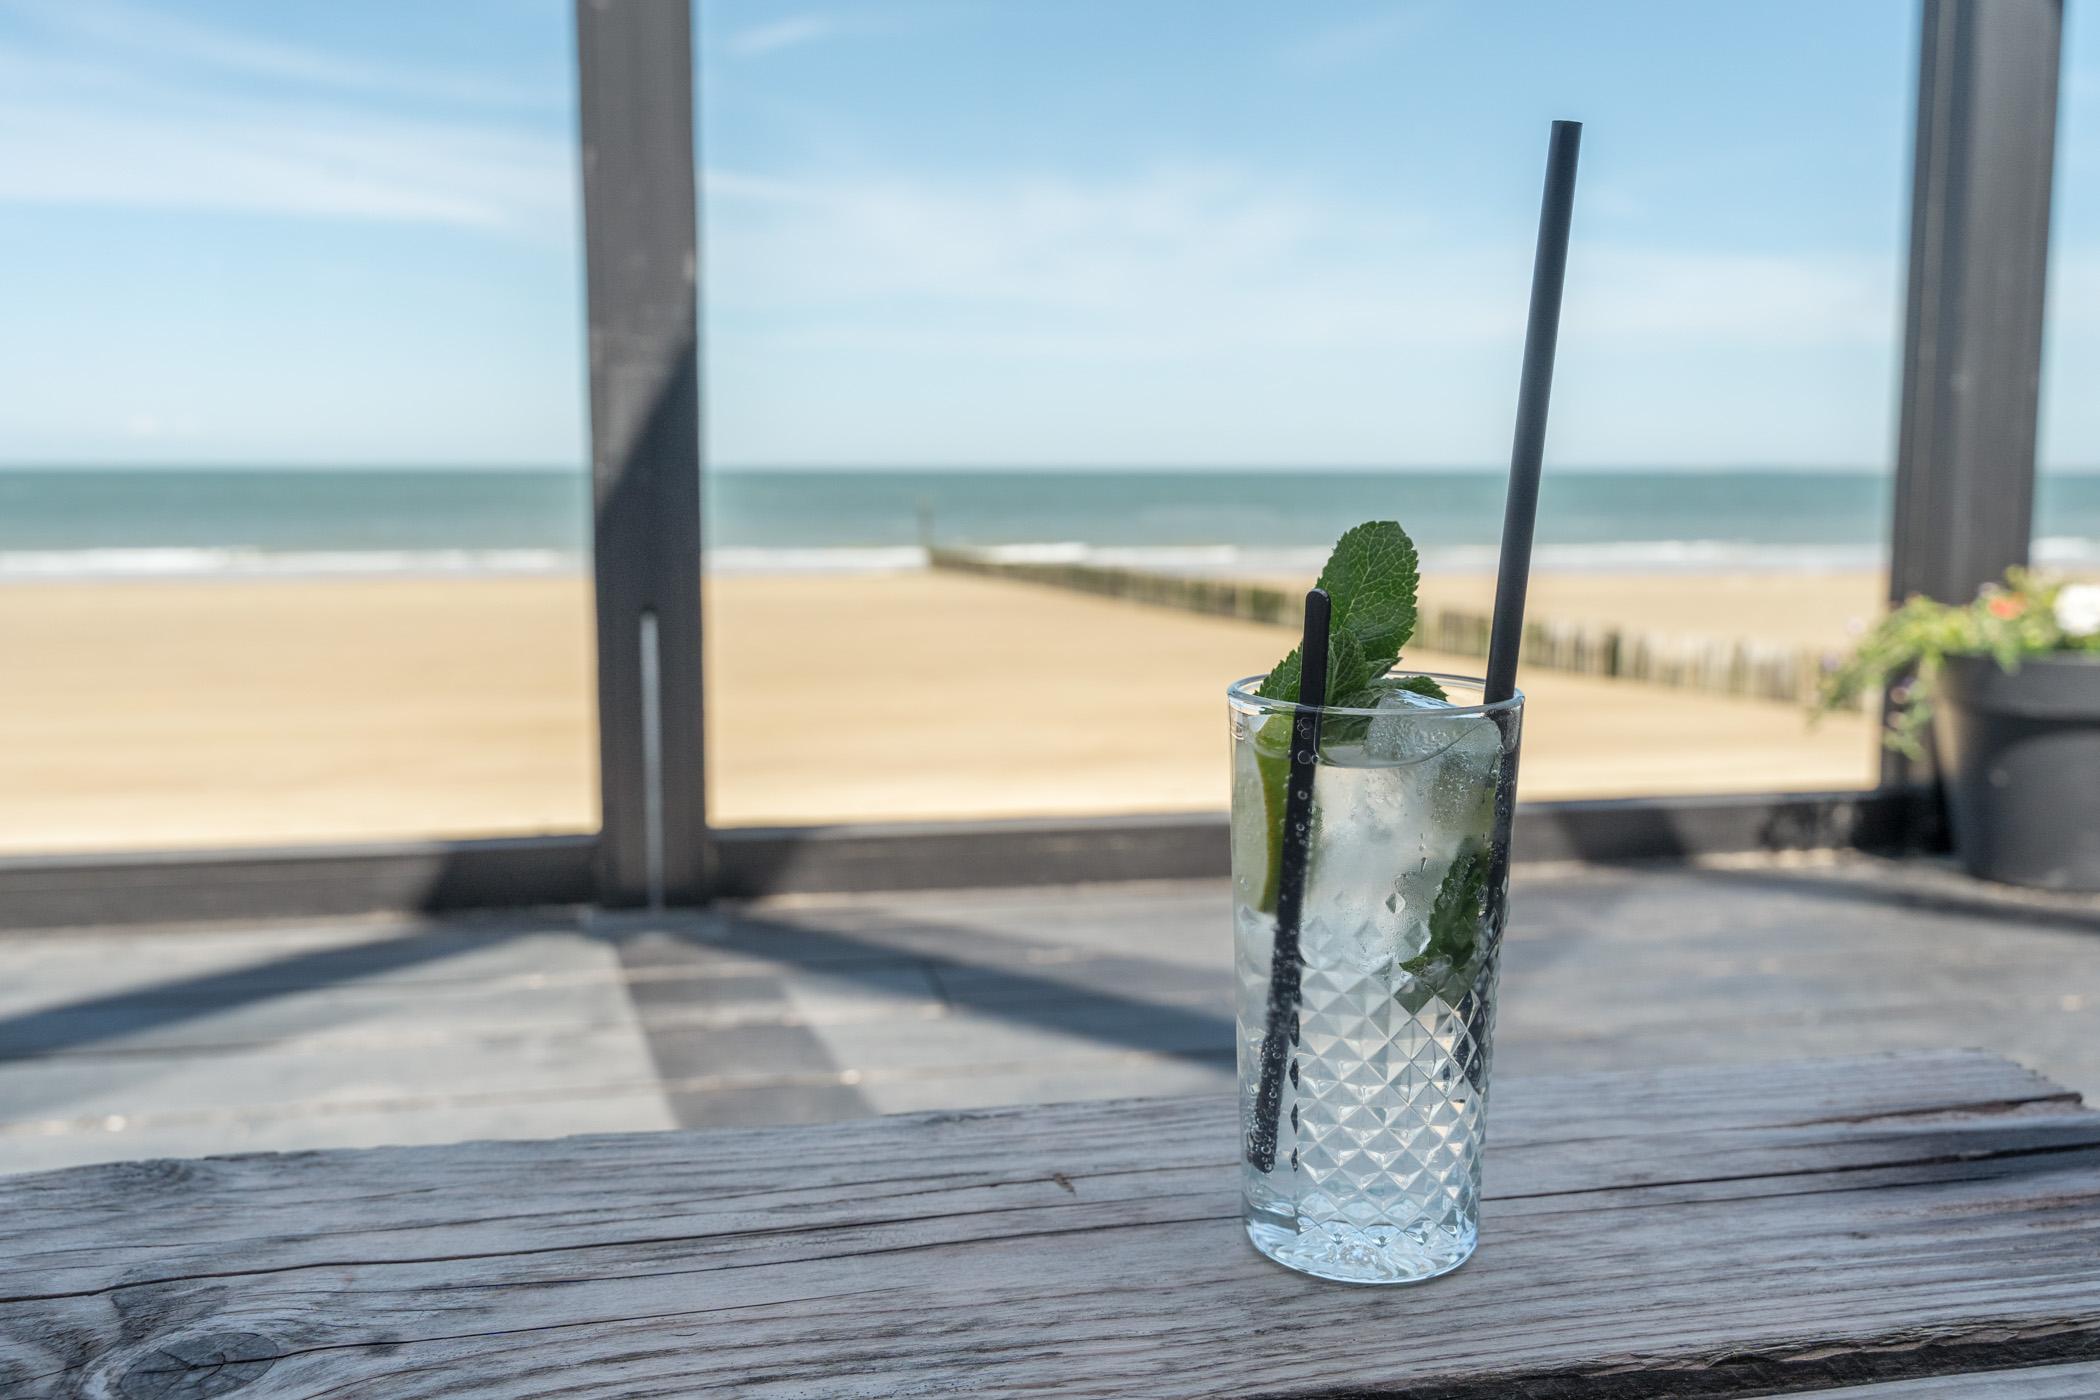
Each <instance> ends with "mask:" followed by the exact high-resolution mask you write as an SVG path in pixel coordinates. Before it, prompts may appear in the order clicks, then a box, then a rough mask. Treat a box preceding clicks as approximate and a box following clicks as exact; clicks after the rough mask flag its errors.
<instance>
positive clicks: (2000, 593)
mask: <svg viewBox="0 0 2100 1400" xmlns="http://www.w3.org/2000/svg"><path fill="white" fill-rule="evenodd" d="M2088 586H2090V585H2088ZM2075 587H2077V585H2072V584H2067V583H2066V582H2064V581H2063V580H2061V579H2052V578H2046V577H2044V576H2042V575H2039V574H2035V573H2031V572H2029V571H2028V570H2026V569H2011V570H2008V571H2007V572H2006V575H2005V582H2004V583H2002V584H1997V583H1993V584H1986V585H1985V586H1984V588H1983V590H1982V591H1981V592H1979V593H1978V594H1977V595H1976V599H1975V601H1974V602H1969V603H1959V604H1956V603H1941V602H1937V601H1935V600H1933V599H1931V598H1926V597H1922V596H1919V597H1912V598H1911V599H1909V600H1908V601H1907V602H1905V603H1904V604H1903V605H1902V606H1901V607H1899V608H1897V609H1895V610H1894V611H1892V612H1891V613H1890V614H1889V615H1888V616H1887V617H1885V618H1883V619H1882V620H1881V621H1880V622H1879V623H1877V624H1876V625H1875V626H1874V627H1872V628H1870V629H1869V630H1868V631H1867V633H1866V635H1864V636H1863V637H1861V638H1860V640H1859V644H1858V645H1857V646H1855V647H1854V648H1853V650H1852V654H1851V655H1850V656H1848V657H1846V658H1845V660H1844V661H1843V662H1842V663H1840V664H1839V665H1838V667H1837V668H1836V669H1835V670H1833V671H1831V673H1830V674H1829V675H1827V676H1825V677H1824V679H1823V686H1822V691H1821V693H1820V694H1819V695H1818V697H1817V701H1816V708H1817V710H1818V711H1819V712H1821V711H1830V710H1837V709H1847V708H1851V707H1854V706H1856V705H1857V704H1858V703H1859V701H1860V700H1861V699H1862V698H1864V697H1868V696H1871V695H1873V694H1875V693H1877V692H1879V691H1880V690H1881V689H1882V687H1884V686H1888V687H1891V689H1890V697H1891V699H1892V700H1893V701H1894V702H1895V703H1894V705H1893V707H1892V708H1891V710H1890V714H1889V724H1888V732H1887V733H1886V734H1885V735H1884V736H1883V738H1884V741H1885V742H1886V743H1887V744H1888V746H1889V747H1890V748H1892V749H1896V750H1898V751H1899V752H1902V753H1905V754H1908V755H1910V756H1911V757H1913V758H1922V757H1923V756H1924V751H1925V750H1924V734H1925V729H1926V726H1927V725H1928V724H1930V723H1931V721H1932V700H1933V686H1934V683H1935V682H1936V680H1937V679H1938V673H1939V668H1940V664H1941V663H1942V662H1943V661H1945V660H1946V659H1947V658H1948V657H1950V656H1989V657H1992V658H1994V659H1995V660H1996V661H1997V662H1998V664H1999V665H2000V666H2002V667H2004V668H2005V669H2006V670H2008V671H2016V670H2018V669H2019V666H2020V662H2021V661H2022V659H2024V658H2026V657H2029V656H2043V655H2047V654H2048V653H2050V652H2063V651H2082V652H2093V653H2100V631H2091V632H2087V631H2084V630H2080V631H2078V632H2070V631H2067V630H2065V626H2064V623H2063V621H2062V620H2061V617H2062V614H2064V613H2069V612H2070V611H2072V610H2070V609H2061V610H2060V609H2059V606H2058V604H2059V601H2060V600H2061V598H2062V595H2063V593H2064V591H2065V590H2066V589H2067V588H2075Z"/></svg>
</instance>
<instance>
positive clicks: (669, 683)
mask: <svg viewBox="0 0 2100 1400" xmlns="http://www.w3.org/2000/svg"><path fill="white" fill-rule="evenodd" d="M576 49H577V77H578V83H579V87H578V96H577V108H578V113H579V118H580V125H581V130H582V154H583V226H584V264H585V275H584V280H585V286H586V293H587V296H588V299H589V320H590V374H591V481H592V487H593V499H594V508H595V520H596V528H595V532H594V548H595V554H594V567H595V573H596V583H597V612H598V735H599V738H598V756H599V757H598V762H599V773H598V782H599V790H600V792H601V794H602V797H603V833H602V835H601V837H600V841H599V851H600V854H599V872H598V875H599V896H600V899H601V901H602V902H603V903H605V904H608V905H615V906H620V905H629V906H631V905H638V904H657V903H670V904H688V903H696V902H698V901H699V900H701V899H703V898H704V897H705V895H706V891H707V867H708V850H707V824H706V812H705V807H704V802H703V796H702V793H703V788H702V769H701V763H702V728H701V664H700V381H699V353H698V352H699V327H698V318H699V312H698V296H699V266H700V264H699V256H698V230H697V223H698V211H697V206H696V203H695V191H694V186H695V166H694V139H693V36H692V7H691V5H690V3H689V0H577V4H576Z"/></svg>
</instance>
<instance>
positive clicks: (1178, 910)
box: [0, 861, 2100, 1171]
mask: <svg viewBox="0 0 2100 1400" xmlns="http://www.w3.org/2000/svg"><path fill="white" fill-rule="evenodd" d="M1226 901H1227V891H1226V889H1225V887H1224V886H1223V885H1222V884H1213V883H1204V884H1174V885H1156V886H1120V887H1094V888H1065V889H1054V890H1032V891H1013V892H997V893H981V894H939V895H913V896H881V897H867V898H860V899H853V900H827V901H800V902H792V903H774V904H764V905H754V906H745V907H741V908H737V909H732V910H721V911H714V912H710V913H707V914H704V915H697V916H690V917H679V918H672V919H663V918H655V919H651V918H636V917H622V918H610V917H596V918H576V917H568V916H562V915H551V916H533V917H517V916H512V917H506V918H501V919H496V918H489V919H475V920H458V921H448V922H444V923H433V924H418V925H414V926H403V925H399V924H382V923H334V924H329V925H323V926H302V927H289V928H288V927H255V928H238V929H233V928H228V929H182V930H151V931H138V930H128V931H123V932H96V931H74V932H68V933H54V934H41V935H32V936H14V937H10V938H7V939H4V940H0V1171H25V1170H35V1169H39V1168H44V1167H55V1166H65V1165H72V1164H76V1163H83V1162H92V1161H106V1160H119V1159H126V1158H137V1157H150V1156H191V1155H201V1154H206V1153H219V1152H233V1151H248V1150H266V1149H289V1148H306V1147H323V1146H363V1145H374V1144H380V1143H426V1142H443V1141H452V1140H458V1139H465V1138H485V1137H554V1136H561V1135H566V1134H570V1133H580V1132H597V1131H607V1130H635V1129H654V1128H666V1127H672V1126H678V1125H685V1126H706V1125H716V1124H732V1123H736V1124H750V1123H777V1122H806V1121H819V1120H825V1119H832V1118H843V1117H851V1116H858V1115H865V1114H873V1113H889V1112H899V1111H904V1110H911V1109H924V1108H949V1107H955V1108H959V1107H969V1106H977V1105H984V1104H994V1103H1016V1102H1030V1101H1033V1102H1048V1101H1057V1100H1067V1099H1079V1098H1099V1097H1110V1096H1119V1095H1132V1094H1182V1093H1191V1092H1203V1091H1205V1090H1215V1089H1224V1088H1225V1087H1227V1086H1228V1085H1229V1084H1230V1082H1231V1074H1232V1068H1231V1062H1230V1057H1231V1050H1230V1046H1231V1041H1232V1037H1231V1033H1230V1016H1231V1007H1230V976H1229V967H1230V963H1229V956H1230V955H1229V949H1228V940H1227V935H1226V929H1227V927H1228V918H1227V906H1226ZM1515 910H1516V912H1515V918H1514V926H1513V928H1512V930H1511V934H1510V938H1509V942H1508V945H1507V953H1506V958H1505V965H1504V966H1505V971H1504V982H1503V1003H1502V1012H1501V1017H1500V1026H1499V1033H1498V1044H1497V1052H1498V1055H1497V1066H1496V1068H1497V1073H1498V1074H1507V1075H1517V1074H1537V1073H1543V1072H1549V1071H1557V1070H1576V1069H1591V1068H1637V1067H1643V1066H1669V1065H1689V1064H1704V1063H1725V1062H1741V1061H1748V1060H1770V1059H1788V1058H1795V1057H1802V1056H1811V1055H1834V1054H1847V1053H1857V1052H1862V1051H1873V1050H1884V1049H1899V1048H1925V1047H1957V1046H1973V1047H1979V1048H1984V1049H1989V1050H1994V1051H1998V1052H2000V1053H2003V1054H2006V1055H2010V1056H2012V1057H2014V1058H2016V1059H2019V1060H2021V1061H2023V1062H2025V1063H2027V1064H2029V1065H2031V1066H2033V1067H2034V1068H2036V1069H2039V1070H2041V1071H2043V1072H2044V1073H2046V1074H2049V1075H2050V1076H2052V1077H2054V1078H2056V1079H2057V1080H2059V1081H2061V1082H2063V1083H2065V1084H2067V1085H2069V1086H2071V1087H2072V1088H2075V1089H2079V1090H2082V1091H2084V1092H2086V1093H2087V1094H2100V901H2096V900H2080V899H2070V898H2062V899H2051V898H2041V897H2028V896H2019V895H2013V894H2007V893H1999V892H1991V891H1986V890H1985V889H1983V888H1982V887H1979V886H1976V885H1973V884H1969V883H1967V882H1964V881H1961V880H1959V879H1958V878H1956V877H1954V876H1952V875H1950V874H1946V873H1944V872H1941V871H1939V870H1937V869H1936V868H1934V867H1930V866H1920V865H1901V866H1898V865H1889V864H1885V863H1881V862H1873V861H1851V862H1845V863H1840V864H1837V865H1831V866H1799V865H1773V864H1762V863H1760V864H1742V865H1732V866H1699V867H1685V866H1672V867H1656V868H1646V869H1618V870H1604V869H1581V870H1575V869H1564V870H1548V871H1538V872H1531V873H1527V874H1522V875H1520V877H1519V887H1518V891H1517V894H1516V905H1515Z"/></svg>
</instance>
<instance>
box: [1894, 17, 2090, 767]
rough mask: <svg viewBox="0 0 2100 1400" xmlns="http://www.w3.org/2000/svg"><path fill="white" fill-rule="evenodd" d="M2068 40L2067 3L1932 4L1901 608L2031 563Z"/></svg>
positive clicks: (1910, 332) (1958, 594)
mask: <svg viewBox="0 0 2100 1400" xmlns="http://www.w3.org/2000/svg"><path fill="white" fill-rule="evenodd" d="M2062 34H2063V3H2062V0H1925V4H1924V17H1923V32H1922V35H1921V37H1920V42H1919V46H1918V47H1919V57H1918V106H1917V113H1918V118H1917V138H1916V150H1915V155H1914V164H1913V170H1912V176H1911V217H1910V277H1909V287H1908V301H1907V310H1906V314H1905V322H1904V339H1903V391H1902V404H1901V409H1900V417H1899V420H1898V426H1897V446H1896V501H1895V523H1894V531H1893V540H1892V552H1891V557H1890V564H1889V594H1890V598H1891V599H1892V601H1897V602H1900V601H1902V600H1903V599H1904V598H1907V597H1909V596H1910V595H1912V594H1914V593H1923V594H1926V595H1928V596H1930V597H1934V598H1939V599H1942V600H1945V601H1950V602H1952V601H1960V600H1964V599H1968V598H1971V597H1973V596H1975V593H1976V589H1977V588H1978V587H1979V586H1980V585H1981V584H1983V583H1985V582H1987V581H1989V580H1991V579H1994V578H1997V577H1998V576H1999V575H2001V574H2003V573H2004V572H2005V570H2006V569H2007V568H2009V567H2011V566H2012V565H2015V564H2024V563H2026V562H2027V550H2028V543H2029V538H2030V536H2031V534H2032V532H2033V527H2034V454H2035V432H2036V417H2037V414H2038V412H2039V396H2040V385H2041V366H2042V291H2043V278H2044V273H2045V270H2046V266H2047V261H2048V252H2049V185H2050V177H2051V173H2052V167H2053V164H2054V161H2055V147H2056V89H2057V74H2058V70H2059V67H2060V50H2061V47H2062V44H2061V40H2062ZM1907 776H1908V774H1907V772H1906V771H1905V765H1903V764H1901V763H1900V762H1896V761H1894V760H1893V757H1892V759H1891V761H1889V762H1886V763H1885V764H1884V767H1883V781H1884V782H1885V783H1897V784H1900V783H1901V782H1903V781H1905V780H1906V778H1907Z"/></svg>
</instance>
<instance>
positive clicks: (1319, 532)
mask: <svg viewBox="0 0 2100 1400" xmlns="http://www.w3.org/2000/svg"><path fill="white" fill-rule="evenodd" d="M1891 484H1892V483H1891V477H1890V474H1889V473H1888V472H1886V471H1858V470H1838V469H1831V470H1800V469H1786V470H1778V469H1751V468H1743V469H1727V470H1720V469H1707V468H1698V469H1692V468H1687V469H1679V470H1667V469H1640V470H1633V469H1627V470H1602V469H1584V470H1566V471H1550V470H1549V473H1548V476H1547V480H1546V483H1545V487H1544V490H1543V492H1542V495H1541V498H1540V506H1539V522H1538V544H1537V551H1536V554H1535V562H1536V565H1537V566H1538V567H1542V568H1560V569H1588V570H1599V571H1602V570H1635V571H1644V570H1653V571H1669V570H1716V569H1818V568H1842V567H1861V566H1872V565H1874V564H1877V563H1878V562H1879V561H1880V560H1881V559H1883V558H1884V557H1885V553H1886V540H1887V531H1888V513H1889V500H1890V490H1891ZM2038 495H2039V501H2038V505H2037V509H2036V527H2037V528H2036V546H2035V555H2036V559H2037V562H2040V563H2044V564H2050V565H2056V566H2061V567H2065V568H2072V569H2082V568H2090V567H2095V566H2100V471H2087V472H2049V473H2045V474H2044V475H2043V477H2042V479H2041V483H2040V487H2039V492H2038ZM704 502H705V506H704V509H705V520H704V537H705V540H706V549H707V562H708V567H709V568H710V569H711V570H715V571H720V572H739V573H764V572H827V571H832V572H835V571H854V570H876V569H898V568H912V567H917V566H921V565H923V564H924V562H925V559H926V554H925V545H926V544H927V543H928V542H929V541H932V542H934V543H937V544H942V545H970V546H977V547H984V548H993V549H998V550H1000V551H1003V552H1005V553H1007V554H1009V555H1014V556H1019V557H1040V558H1056V559H1090V560H1097V561H1100V562H1106V563H1120V564H1127V565H1135V566H1149V567H1158V568H1164V569H1173V570H1178V571H1181V572H1190V573H1205V574H1237V573H1262V572H1273V571H1286V570H1292V571H1295V570H1300V569H1308V568H1311V567H1314V566H1316V565H1317V564H1318V562H1319V561H1320V559H1322V558H1323V557H1324V556H1325V553H1326V551H1327V548H1328V546H1329V545H1331V544H1332V542H1333V540H1334V538H1335V536H1336V535H1338V534H1340V533H1341V531H1343V530H1344V529H1346V528H1347V527H1349V526H1350V525H1353V524H1355V523H1357V522H1358V521H1362V520H1368V519H1396V520H1399V521H1400V522H1401V523H1402V524H1404V525H1405V526H1406V527H1407V529H1408V531H1409V533H1410V534H1412V535H1413V536H1414V538H1415V540H1416V542H1417V543H1418V545H1419V546H1420V547H1421V549H1422V552H1423V556H1424V562H1425V563H1426V564H1429V565H1431V566H1433V567H1442V568H1452V569H1463V568H1472V567H1488V566H1490V565H1491V564H1492V562H1493V559H1494V552H1495V548H1496V541H1497V538H1498V536H1499V533H1500V530H1501V521H1502V480H1501V476H1500V474H1499V473H1498V472H1497V471H1495V470H1493V469H1490V468H1452V469H1425V468H1405V469H1392V470H1373V469H1367V468H1351V469H1346V470H1345V469H1332V468H1296V467H1279V468H1274V469H1262V470H1250V469H1244V468H1232V469H1218V470H1202V469H1196V468H1176V469H1173V470H1160V469H1153V468H1146V469H1130V470H1112V469H1103V468H1095V467H1088V468H1069V469H1055V468H1029V469H1026V470H1015V469H997V470H993V469H984V470H962V469H943V470H889V469H882V470H878V469H871V468H856V469H850V470H847V469H815V468H797V469H792V470H790V469H779V468H766V469H758V468H749V469H737V468H714V469H710V470H709V472H708V475H707V479H706V482H705V491H704ZM589 533H590V491H589V483H588V480H587V477H586V474H585V472H584V471H583V470H582V469H581V468H580V467H579V468H574V469H568V470H555V469H545V468H531V469H523V468H521V469H515V470H512V469H496V468H442V467H432V468H416V469H406V468H360V467H341V468H325V469H323V468H307V467H301V468H285V469H272V468H265V467H246V466H244V467H209V466H205V467H196V466H184V467H125V468H100V467H44V468H36V467H15V468H0V582H9V581H14V582H20V581H26V580H36V579H56V578H122V577H131V578H152V577H217V576H240V575H271V574H291V575H336V574H353V575H354V574H373V575H379V574H426V575H427V574H486V573H524V574H530V573H560V572H568V571H576V570H580V569H582V568H584V567H585V564H586V561H587V558H588V545H589Z"/></svg>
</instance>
